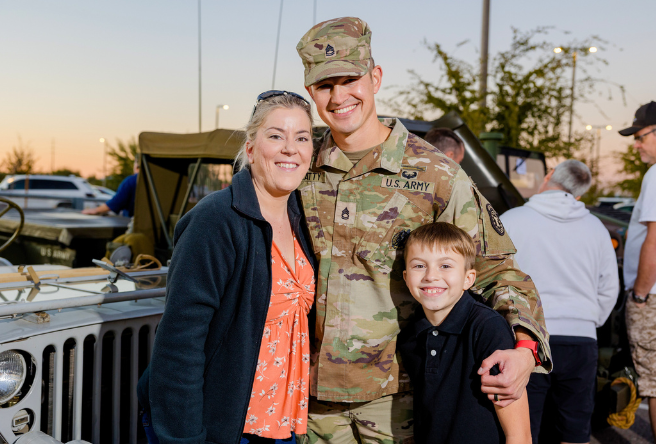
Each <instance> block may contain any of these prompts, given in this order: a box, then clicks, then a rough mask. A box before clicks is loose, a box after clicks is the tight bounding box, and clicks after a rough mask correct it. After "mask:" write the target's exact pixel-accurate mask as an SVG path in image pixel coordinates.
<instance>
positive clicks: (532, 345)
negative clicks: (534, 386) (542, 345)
mask: <svg viewBox="0 0 656 444" xmlns="http://www.w3.org/2000/svg"><path fill="white" fill-rule="evenodd" d="M518 348H528V349H529V350H531V351H532V352H533V358H534V359H535V366H536V367H537V366H538V365H541V364H542V361H541V360H540V357H539V356H538V342H537V341H529V340H523V341H517V344H515V349H518Z"/></svg>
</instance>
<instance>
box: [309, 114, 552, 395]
mask: <svg viewBox="0 0 656 444" xmlns="http://www.w3.org/2000/svg"><path fill="white" fill-rule="evenodd" d="M382 122H383V123H384V124H385V125H387V126H388V127H392V126H393V129H392V132H391V134H390V136H389V138H388V139H387V140H386V141H385V142H384V143H383V144H381V145H379V146H377V147H375V148H374V149H373V150H372V151H371V152H369V153H368V154H367V155H365V157H363V158H362V160H360V161H359V162H358V163H357V164H356V165H355V166H354V165H353V164H352V163H351V162H350V161H349V160H348V159H347V158H346V155H344V153H343V152H342V151H341V150H340V149H339V148H338V147H337V146H336V145H335V144H334V142H333V140H332V137H330V133H329V132H327V133H326V135H324V138H323V140H322V141H320V143H321V145H320V146H319V148H318V151H317V152H316V155H315V158H314V159H313V162H312V166H311V168H310V171H309V172H308V174H307V175H306V176H305V179H304V180H303V182H301V186H300V187H299V190H300V192H301V199H302V201H303V207H304V210H305V215H306V217H307V223H308V226H309V228H310V233H311V237H312V242H313V246H314V252H315V254H316V255H317V258H318V259H319V281H318V286H317V298H316V313H317V314H316V316H317V319H316V326H315V329H316V331H315V341H314V348H313V353H312V356H311V378H310V393H311V394H312V395H313V396H316V397H318V398H319V399H321V400H328V401H351V402H360V401H368V400H372V399H377V398H379V397H381V396H385V395H389V394H393V393H398V392H402V391H405V390H409V389H411V386H410V379H409V377H408V375H407V373H406V372H405V371H404V370H403V367H402V365H400V360H399V357H398V356H397V353H396V336H397V334H398V333H399V331H400V329H402V328H403V327H404V326H405V324H406V322H407V320H408V319H409V318H410V317H411V315H412V314H413V312H414V310H415V308H416V307H417V302H416V301H415V299H414V298H413V297H412V295H411V294H410V292H409V291H408V289H407V287H406V285H405V282H404V281H403V276H402V271H403V266H404V265H403V253H402V248H403V244H404V240H405V237H407V235H408V234H409V233H410V231H411V230H413V229H415V228H417V227H419V226H420V225H423V224H426V223H429V222H433V221H446V222H451V223H454V224H456V225H457V226H459V227H460V228H462V229H464V230H465V231H466V232H468V233H469V234H470V235H471V236H472V238H473V239H474V241H475V243H476V248H477V253H478V254H477V259H476V270H477V272H478V277H477V280H476V283H475V284H474V286H473V287H472V288H471V289H470V292H471V293H472V294H474V295H476V296H477V297H479V298H480V299H481V301H483V302H485V303H487V304H488V305H489V306H491V307H494V309H496V310H497V311H498V312H499V313H501V314H502V315H503V316H504V317H505V318H506V319H507V320H508V323H509V324H510V325H511V327H513V328H514V327H517V326H523V327H525V328H527V329H528V330H530V331H531V332H533V334H534V335H535V336H536V337H537V338H538V339H539V341H540V343H541V346H542V350H543V351H544V352H545V355H546V358H547V359H546V360H545V361H546V362H545V364H543V365H544V367H542V368H538V369H537V371H540V372H546V371H548V370H550V368H551V358H550V356H551V355H550V350H549V344H548V342H547V341H548V334H547V331H546V329H545V326H544V325H545V324H544V315H543V312H542V306H541V303H540V298H539V296H538V294H537V291H536V289H535V286H534V284H533V282H532V281H531V279H530V277H528V276H527V275H526V274H524V273H522V272H521V271H520V270H519V268H518V266H517V264H516V262H515V260H514V258H513V254H514V253H515V251H516V250H515V247H514V246H513V244H512V242H511V240H510V238H509V237H508V235H507V234H506V233H505V230H504V228H503V225H501V222H500V221H499V217H498V216H497V214H496V212H495V211H494V209H493V208H492V206H491V205H490V204H489V203H488V202H487V200H486V199H485V198H484V197H483V196H482V195H481V194H480V193H479V192H478V190H477V189H476V187H475V186H474V184H473V183H472V182H471V180H470V179H469V178H468V177H467V175H466V174H465V172H464V171H463V170H462V169H460V166H459V165H458V164H456V163H455V162H453V161H452V160H451V159H449V158H448V157H446V156H445V155H443V154H442V153H441V152H440V151H439V150H438V149H436V148H434V147H433V146H432V145H430V144H428V142H425V141H424V140H422V139H420V138H419V137H417V136H415V135H413V134H411V133H409V132H408V130H407V129H406V128H405V127H404V126H403V124H402V123H401V122H399V121H395V120H394V119H383V120H382Z"/></svg>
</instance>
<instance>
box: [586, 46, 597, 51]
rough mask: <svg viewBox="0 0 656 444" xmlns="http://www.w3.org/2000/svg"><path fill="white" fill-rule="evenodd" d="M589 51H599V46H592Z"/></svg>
mask: <svg viewBox="0 0 656 444" xmlns="http://www.w3.org/2000/svg"><path fill="white" fill-rule="evenodd" d="M588 51H590V52H597V47H596V46H591V47H590V48H589V49H588Z"/></svg>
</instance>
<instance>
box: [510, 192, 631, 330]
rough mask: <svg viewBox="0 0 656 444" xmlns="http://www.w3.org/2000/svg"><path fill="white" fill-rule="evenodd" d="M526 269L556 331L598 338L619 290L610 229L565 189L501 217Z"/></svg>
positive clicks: (533, 199)
mask: <svg viewBox="0 0 656 444" xmlns="http://www.w3.org/2000/svg"><path fill="white" fill-rule="evenodd" d="M501 221H502V222H503V225H504V226H505V227H506V230H507V231H508V234H509V235H510V238H511V239H512V241H513V243H514V244H515V247H516V248H517V254H516V255H515V259H516V260H517V262H518V264H519V266H520V268H521V270H522V271H524V272H526V273H527V274H528V275H530V276H531V278H532V279H533V281H534V282H535V286H536V287H537V289H538V292H539V293H540V298H541V300H542V305H543V308H544V315H545V319H546V324H547V330H548V331H549V334H550V335H559V336H584V337H589V338H595V339H596V337H597V334H596V327H600V326H601V325H603V323H604V322H605V321H606V319H607V318H608V315H609V314H610V312H611V310H612V309H613V306H614V305H615V301H616V300H617V295H618V293H619V277H618V274H617V259H616V256H615V251H614V249H613V246H612V243H611V239H610V235H609V234H608V230H606V228H605V227H604V225H603V224H602V223H601V221H600V220H599V219H597V218H596V217H594V216H593V215H591V214H590V211H588V209H587V208H585V205H584V204H583V203H582V202H579V201H577V200H576V199H574V197H573V196H572V195H571V194H569V193H566V192H565V191H545V192H542V193H540V194H536V195H535V196H533V197H531V198H530V199H529V201H528V202H527V203H526V204H525V205H524V206H523V207H519V208H514V209H512V210H509V211H507V212H505V213H504V214H503V215H501Z"/></svg>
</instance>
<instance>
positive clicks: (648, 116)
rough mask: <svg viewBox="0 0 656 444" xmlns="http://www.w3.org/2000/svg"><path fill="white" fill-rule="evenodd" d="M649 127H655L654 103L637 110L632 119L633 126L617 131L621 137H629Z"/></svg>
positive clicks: (655, 113)
mask: <svg viewBox="0 0 656 444" xmlns="http://www.w3.org/2000/svg"><path fill="white" fill-rule="evenodd" d="M651 125H656V102H654V101H651V102H649V103H648V104H646V105H642V106H641V107H640V108H638V111H636V113H635V117H634V119H633V125H631V126H630V127H628V128H625V129H623V130H622V131H619V133H620V134H621V135H623V136H630V135H632V134H635V133H637V132H638V131H640V130H641V129H643V128H645V127H647V126H651Z"/></svg>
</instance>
